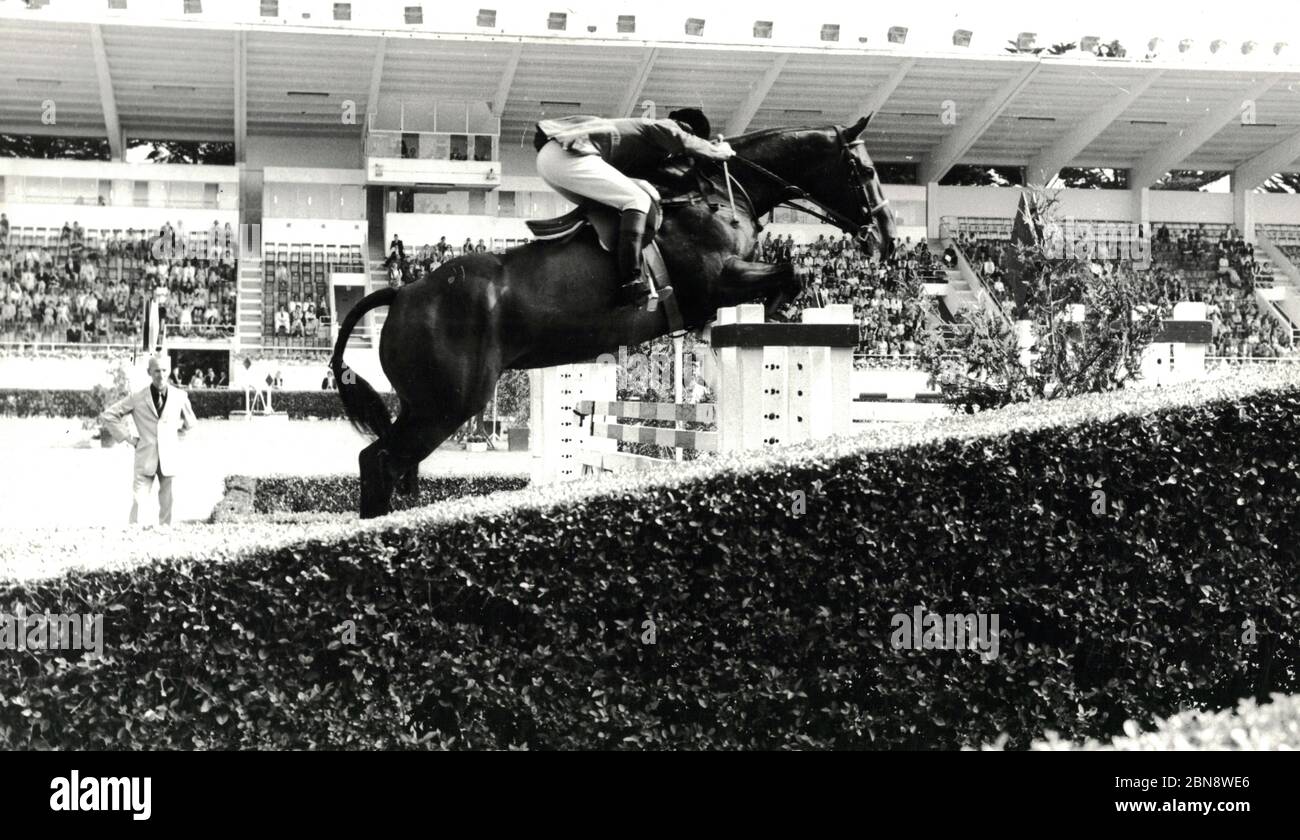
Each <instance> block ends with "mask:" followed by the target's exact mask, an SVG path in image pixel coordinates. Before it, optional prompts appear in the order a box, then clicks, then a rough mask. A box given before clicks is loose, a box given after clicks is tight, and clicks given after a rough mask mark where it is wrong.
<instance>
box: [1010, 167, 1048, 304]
mask: <svg viewBox="0 0 1300 840" xmlns="http://www.w3.org/2000/svg"><path fill="white" fill-rule="evenodd" d="M1042 232H1043V226H1042V223H1041V221H1039V219H1038V217H1037V212H1036V208H1035V207H1034V206H1033V201H1032V200H1031V198H1030V194H1029V193H1028V192H1024V191H1022V192H1021V193H1020V204H1019V205H1018V206H1017V207H1016V217H1015V219H1014V220H1013V221H1012V223H1011V243H1010V244H1009V245H1008V246H1007V249H1006V259H1005V260H1004V261H1003V262H1004V265H1006V276H1005V278H1004V279H1003V282H1004V283H1005V284H1006V287H1007V291H1008V292H1009V293H1010V294H1011V296H1012V299H1013V300H1014V301H1015V302H1016V308H1017V309H1020V308H1021V307H1023V306H1024V304H1025V298H1026V297H1027V296H1028V291H1029V282H1030V280H1031V277H1030V274H1031V272H1032V267H1031V266H1030V265H1029V264H1028V263H1027V262H1026V261H1025V260H1022V259H1021V258H1020V255H1019V253H1018V251H1019V248H1020V247H1021V246H1023V247H1026V248H1036V247H1037V246H1038V245H1039V244H1040V243H1041V242H1042Z"/></svg>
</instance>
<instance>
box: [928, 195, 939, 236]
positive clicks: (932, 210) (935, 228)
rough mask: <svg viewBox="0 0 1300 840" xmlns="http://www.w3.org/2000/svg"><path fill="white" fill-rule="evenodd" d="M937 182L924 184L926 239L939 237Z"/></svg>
mask: <svg viewBox="0 0 1300 840" xmlns="http://www.w3.org/2000/svg"><path fill="white" fill-rule="evenodd" d="M939 218H940V216H939V184H938V183H937V182H935V181H931V182H930V183H928V184H926V185H925V235H926V238H927V239H937V238H939V235H940V234H939Z"/></svg>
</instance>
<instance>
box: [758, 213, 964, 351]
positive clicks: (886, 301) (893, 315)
mask: <svg viewBox="0 0 1300 840" xmlns="http://www.w3.org/2000/svg"><path fill="white" fill-rule="evenodd" d="M759 247H760V250H761V258H762V259H763V260H764V261H765V262H772V263H779V262H790V263H793V264H794V265H795V267H796V269H797V270H798V271H799V272H800V273H801V274H803V275H804V276H805V277H806V278H807V284H806V287H805V289H804V290H803V292H801V293H800V295H799V297H798V298H796V299H795V300H794V302H793V304H792V305H791V306H790V307H788V308H787V311H786V312H785V313H783V314H784V316H785V317H787V318H788V319H790V320H794V319H796V318H797V317H798V311H799V310H801V309H805V308H808V307H812V306H826V305H828V304H836V303H847V304H851V305H852V306H853V314H854V317H855V318H856V319H857V322H858V330H859V336H860V340H859V343H858V353H860V354H865V355H869V356H878V357H893V358H900V357H903V356H911V355H913V354H914V353H916V350H917V342H918V340H919V337H920V335H921V333H922V332H923V331H924V329H925V327H926V324H925V312H924V310H923V308H922V306H921V300H922V296H921V284H922V283H925V282H942V275H943V272H942V267H941V266H940V265H939V264H938V261H937V260H936V259H935V258H934V256H933V254H931V252H930V249H929V247H928V246H927V245H926V243H925V242H917V243H915V244H914V243H913V242H912V241H911V239H910V238H908V239H907V240H905V241H904V242H903V243H901V244H900V245H899V247H898V248H897V250H896V251H895V252H894V254H893V255H891V257H890V258H889V260H888V261H887V262H881V261H880V260H879V258H878V256H876V255H872V256H870V257H869V256H868V255H867V254H865V253H864V252H863V251H862V248H861V247H860V246H859V245H858V243H857V242H856V241H854V240H853V239H852V238H851V237H849V236H848V235H847V234H846V235H843V236H838V237H836V236H832V237H826V236H825V235H821V236H818V237H817V239H816V241H814V242H810V243H808V244H806V245H805V244H796V243H795V242H794V239H793V237H792V236H790V235H789V234H787V235H786V236H785V238H781V237H773V236H772V235H771V233H767V234H765V235H764V237H763V239H762V240H761V242H760V246H759Z"/></svg>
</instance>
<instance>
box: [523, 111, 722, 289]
mask: <svg viewBox="0 0 1300 840" xmlns="http://www.w3.org/2000/svg"><path fill="white" fill-rule="evenodd" d="M708 137H709V119H708V117H706V116H705V115H704V113H703V112H702V111H700V110H699V109H698V108H681V109H679V110H676V111H673V112H672V113H670V114H669V115H668V119H666V120H653V119H643V118H637V117H630V118H626V119H603V118H601V117H588V116H573V117H561V118H558V119H553V120H542V121H541V122H539V123H537V133H536V134H535V135H534V138H533V145H534V147H536V149H537V174H539V175H541V177H542V180H543V181H545V182H546V183H547V184H548V185H549V186H550V187H551V188H552V189H554V190H555V191H556V192H558V193H559V194H560V195H562V196H564V197H565V198H567V199H569V200H570V201H572V202H573V203H575V204H581V203H582V202H583V200H585V199H591V200H592V201H597V202H599V203H601V204H606V205H608V206H610V207H613V208H614V209H616V210H618V211H620V212H621V213H622V217H621V219H620V223H619V243H618V271H619V275H620V276H621V277H622V278H623V279H624V281H625V284H624V286H623V293H624V294H625V295H627V296H631V297H633V298H634V299H635V297H636V296H639V295H641V294H646V293H648V292H652V291H653V290H652V289H650V288H649V285H650V283H651V282H652V281H651V280H650V279H649V278H646V279H645V281H644V283H643V282H642V267H641V252H642V250H643V249H644V247H645V244H646V243H645V234H646V229H645V228H646V214H647V213H648V212H650V196H649V194H647V193H646V191H645V190H643V189H642V188H640V187H638V186H637V185H636V184H634V183H633V182H632V181H631V180H630V179H629V178H628V177H627V175H625V174H624V173H626V172H643V171H647V170H649V169H652V168H654V167H656V166H658V165H659V164H660V163H662V162H663V161H664V160H665V159H667V158H669V157H672V156H673V155H677V154H682V153H685V154H690V155H694V156H696V157H703V158H710V159H713V160H726V159H728V158H730V157H732V156H734V155H735V152H734V151H733V150H732V148H731V146H730V144H728V143H727V142H726V141H725V140H722V139H721V138H719V139H718V140H717V141H716V142H712V143H710V142H709V141H708ZM652 304H653V301H652Z"/></svg>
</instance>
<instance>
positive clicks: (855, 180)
mask: <svg viewBox="0 0 1300 840" xmlns="http://www.w3.org/2000/svg"><path fill="white" fill-rule="evenodd" d="M835 139H836V141H837V142H838V143H839V147H840V162H841V163H843V164H844V165H845V166H846V167H847V169H848V172H849V175H848V180H849V189H850V191H851V192H853V193H856V196H855V197H856V198H857V200H858V203H859V204H861V206H862V209H863V211H864V213H865V214H866V216H867V217H868V218H870V219H873V220H875V221H876V222H877V223H879V222H880V214H881V213H883V212H885V211H886V208H888V207H889V199H885V200H884V201H882V202H880V203H879V204H877V205H875V206H874V207H873V206H872V205H871V197H870V196H869V195H867V188H866V186H865V185H864V183H863V182H864V181H865V180H867V179H868V177H872V178H874V177H875V176H874V175H873V174H871V173H869V172H868V171H867V170H866V169H865V168H864V167H863V164H862V161H860V160H858V158H857V155H855V154H853V147H854V146H859V145H862V144H863V143H865V142H866V141H864V140H853V141H851V142H850V141H847V140H845V139H844V130H843V129H842V128H840V127H839V126H835ZM732 160H734V161H736V162H737V163H743V164H744V165H745V166H747V167H749V168H750V169H752V170H753V171H754V172H755V173H757V174H758V175H761V176H762V177H763V178H765V179H767V180H768V181H771V182H772V183H774V184H776V185H777V186H779V187H780V188H781V197H780V198H779V199H778V201H777V202H776V206H777V207H790V208H792V209H794V210H798V211H800V212H802V213H807V214H808V215H810V216H813V217H815V218H818V219H821V220H822V221H823V222H826V223H827V224H830V225H834V226H835V227H837V228H839V229H840V230H841V231H843V232H844V233H849V234H852V235H854V236H856V237H858V238H859V239H866V238H867V237H868V236H869V233H868V231H869V230H870V225H869V224H868V225H860V224H858V223H857V222H855V221H854V220H852V219H850V218H849V217H848V216H845V215H844V214H843V213H841V212H840V211H838V210H836V209H835V208H834V207H830V206H828V205H826V204H825V203H824V202H822V201H819V200H818V199H816V198H814V197H813V196H811V195H809V194H808V193H807V191H806V190H804V189H803V188H802V187H799V186H796V185H794V184H792V183H790V182H789V181H787V180H786V179H784V178H782V177H781V176H780V175H777V174H776V173H775V172H772V171H771V170H769V169H767V168H766V167H763V166H761V165H759V164H757V163H754V161H752V160H749V159H747V158H743V157H741V156H740V155H736V156H735V157H733V158H732ZM737 183H738V182H737ZM796 201H806V202H808V203H810V204H812V205H814V206H815V207H817V210H813V209H810V208H808V207H804V206H802V205H799V204H795V203H794V202H796ZM819 211H820V212H819ZM881 227H882V229H883V227H884V226H883V225H881Z"/></svg>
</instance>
